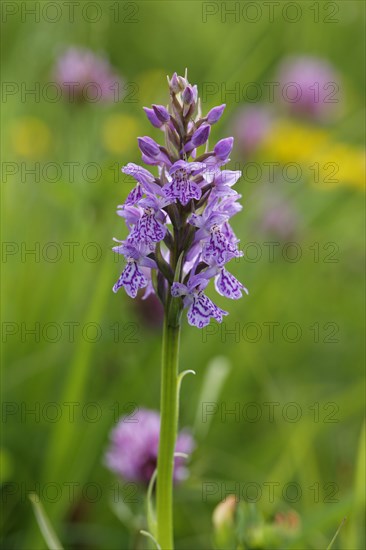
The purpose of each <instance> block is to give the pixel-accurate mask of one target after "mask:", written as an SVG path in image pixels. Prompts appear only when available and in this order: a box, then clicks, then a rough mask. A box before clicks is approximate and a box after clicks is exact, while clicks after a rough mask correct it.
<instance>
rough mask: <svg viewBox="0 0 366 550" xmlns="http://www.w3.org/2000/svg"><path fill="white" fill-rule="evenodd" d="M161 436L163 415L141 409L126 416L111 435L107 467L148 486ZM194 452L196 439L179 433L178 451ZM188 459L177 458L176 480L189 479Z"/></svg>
mask: <svg viewBox="0 0 366 550" xmlns="http://www.w3.org/2000/svg"><path fill="white" fill-rule="evenodd" d="M159 435H160V415H159V413H158V412H156V411H152V410H148V409H138V410H137V412H134V413H133V414H131V415H128V416H125V417H122V418H121V419H120V421H119V422H118V424H117V426H116V427H115V428H114V429H113V430H112V432H111V435H110V439H111V442H110V445H109V448H108V450H107V452H106V455H105V462H106V465H107V466H108V468H109V469H110V470H112V472H114V473H115V474H117V475H118V476H120V477H122V478H123V479H125V480H128V481H133V482H138V483H143V484H145V485H147V484H148V483H149V481H150V479H151V476H152V475H153V473H154V471H155V469H156V467H157V457H158V447H159ZM193 449H194V441H193V438H192V436H191V435H190V434H189V433H188V432H185V431H181V432H180V433H179V434H178V437H177V442H176V447H175V450H176V452H180V453H186V454H190V453H191V452H192V451H193ZM185 462H186V459H185V458H183V457H176V458H175V468H174V480H175V481H182V480H183V479H185V478H186V477H187V474H188V471H187V468H186V467H185Z"/></svg>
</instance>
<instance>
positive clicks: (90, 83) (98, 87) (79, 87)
mask: <svg viewBox="0 0 366 550" xmlns="http://www.w3.org/2000/svg"><path fill="white" fill-rule="evenodd" d="M54 76H55V79H56V81H57V82H58V84H59V85H60V86H61V87H62V89H63V91H64V94H65V97H66V98H67V99H68V101H70V102H71V103H73V102H90V103H97V102H98V101H105V102H112V101H118V99H119V94H120V86H121V83H122V81H121V79H120V77H119V76H118V75H117V74H116V73H115V71H114V69H113V67H112V66H111V65H110V63H109V61H108V60H107V59H106V58H105V57H101V56H99V55H97V54H95V53H94V52H92V51H91V50H88V49H87V48H79V47H78V48H77V47H72V48H69V49H67V50H66V51H65V52H64V53H63V54H62V55H61V56H60V57H59V58H58V60H57V62H56V67H55V71H54Z"/></svg>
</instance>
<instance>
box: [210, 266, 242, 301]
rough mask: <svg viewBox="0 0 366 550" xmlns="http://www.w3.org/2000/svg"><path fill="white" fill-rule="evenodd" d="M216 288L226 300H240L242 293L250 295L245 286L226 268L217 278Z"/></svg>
mask: <svg viewBox="0 0 366 550" xmlns="http://www.w3.org/2000/svg"><path fill="white" fill-rule="evenodd" d="M215 288H216V290H217V292H218V293H219V294H221V296H226V298H231V299H232V300H239V298H241V297H242V291H244V292H245V293H246V294H248V290H247V289H246V288H245V286H244V285H242V284H241V282H240V281H238V279H237V278H236V277H234V275H232V273H229V271H227V270H226V269H225V268H222V269H221V270H220V273H219V275H218V276H217V277H216V279H215Z"/></svg>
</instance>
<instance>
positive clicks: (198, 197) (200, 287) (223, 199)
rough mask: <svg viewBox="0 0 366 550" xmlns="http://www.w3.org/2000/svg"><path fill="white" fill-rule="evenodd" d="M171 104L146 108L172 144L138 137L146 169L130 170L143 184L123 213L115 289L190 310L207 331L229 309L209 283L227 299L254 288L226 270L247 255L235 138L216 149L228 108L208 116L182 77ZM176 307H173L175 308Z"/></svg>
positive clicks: (176, 79)
mask: <svg viewBox="0 0 366 550" xmlns="http://www.w3.org/2000/svg"><path fill="white" fill-rule="evenodd" d="M168 82H169V92H170V102H169V105H168V107H167V108H166V107H164V106H162V105H155V104H154V105H152V108H151V109H150V108H147V107H145V108H144V110H145V113H146V115H147V118H148V120H149V121H150V122H151V124H152V125H153V126H155V127H158V128H160V129H161V130H162V131H163V132H164V134H165V141H164V146H162V145H159V144H158V143H156V141H154V140H153V139H152V138H150V137H148V136H145V137H141V138H138V145H139V148H140V150H141V153H142V160H143V162H145V164H148V165H152V166H153V167H154V166H156V167H157V168H155V170H157V171H156V174H155V175H154V174H153V173H152V172H150V171H149V170H147V169H146V168H142V167H140V166H138V165H136V164H134V163H129V164H127V166H125V167H123V168H122V171H123V172H124V173H125V174H127V175H129V176H131V177H132V178H133V179H135V181H136V185H135V187H134V188H133V189H132V191H130V192H129V194H128V196H127V199H126V201H125V203H124V204H123V205H121V206H119V207H118V211H117V213H118V214H119V215H120V216H121V217H123V218H124V219H125V222H126V224H127V228H128V230H129V235H128V236H127V238H126V239H125V240H123V241H117V242H118V243H119V244H118V245H117V246H115V247H114V251H115V252H117V253H118V254H121V255H122V256H124V258H125V260H126V265H125V267H124V269H123V271H122V273H121V276H120V277H119V279H118V281H117V282H116V284H115V285H114V287H113V290H114V292H117V291H118V290H119V289H120V288H124V289H125V291H126V293H127V294H128V295H129V296H130V297H132V298H134V297H136V295H137V293H138V291H139V290H140V289H145V296H148V295H150V294H151V293H155V294H156V295H157V296H158V297H159V299H160V300H161V302H162V303H163V305H164V306H166V305H167V304H171V303H174V304H175V307H174V308H173V309H174V315H177V316H178V315H180V313H181V312H182V310H183V309H187V310H188V311H187V318H188V322H189V324H191V325H193V326H196V327H198V328H202V327H204V326H206V325H207V324H208V323H209V322H210V320H211V319H212V318H213V319H215V320H216V321H218V322H221V321H222V319H223V316H225V315H227V312H226V311H224V310H222V309H221V308H219V307H218V306H216V305H215V304H214V302H213V301H212V300H211V299H210V298H208V296H206V294H205V293H204V291H205V289H206V287H207V285H208V284H209V281H210V280H211V279H213V280H214V283H215V285H214V286H215V289H216V291H217V292H218V293H219V294H220V295H221V296H225V297H227V298H231V299H234V300H237V299H239V298H241V297H242V293H243V292H245V293H246V294H247V293H248V291H247V289H246V288H245V287H244V286H243V285H242V283H240V281H238V280H237V279H236V277H235V276H234V275H233V274H232V273H230V272H229V271H228V270H227V268H226V265H227V263H228V262H229V261H230V260H232V259H233V258H238V257H240V256H242V252H241V251H240V250H239V246H238V245H239V240H238V239H237V237H236V236H235V234H234V232H233V230H232V228H231V226H230V223H229V220H230V218H231V217H232V216H234V215H235V214H236V213H237V212H239V211H240V210H241V205H240V204H239V202H238V200H239V199H240V198H241V195H239V194H238V193H237V192H236V191H235V190H234V189H233V186H234V185H235V183H236V182H237V181H238V180H239V178H240V177H241V172H240V171H238V170H236V171H232V170H226V169H225V165H226V163H228V162H229V160H230V159H229V155H230V153H231V151H232V148H233V143H234V140H233V138H232V137H227V138H224V139H221V140H220V141H218V142H217V143H216V144H215V145H214V147H210V145H209V138H210V131H211V125H212V124H215V123H216V122H217V121H218V120H219V119H220V118H221V116H222V114H223V112H224V109H225V105H219V106H217V107H214V108H212V109H211V110H210V111H209V113H208V114H207V115H206V116H202V113H201V107H200V101H199V99H198V93H197V86H192V85H190V84H189V82H188V80H187V76H186V75H185V76H184V77H182V76H178V75H177V74H176V73H174V75H173V76H172V78H171V79H170V80H169V79H168ZM170 309H171V308H170Z"/></svg>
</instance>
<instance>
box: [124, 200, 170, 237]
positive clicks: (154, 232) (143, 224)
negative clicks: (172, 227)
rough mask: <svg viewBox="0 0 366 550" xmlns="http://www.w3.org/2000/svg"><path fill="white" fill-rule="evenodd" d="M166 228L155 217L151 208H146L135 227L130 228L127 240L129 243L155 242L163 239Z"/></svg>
mask: <svg viewBox="0 0 366 550" xmlns="http://www.w3.org/2000/svg"><path fill="white" fill-rule="evenodd" d="M166 231H167V229H166V227H165V225H163V224H162V223H161V222H160V221H159V220H157V219H156V216H155V212H154V210H153V209H152V208H146V210H145V212H144V214H143V215H142V216H141V218H140V219H139V221H138V222H137V223H136V225H135V227H134V228H133V229H132V231H131V233H130V235H129V237H128V240H129V241H130V242H131V243H136V244H138V243H141V242H142V243H146V244H149V243H157V242H160V241H162V240H163V239H164V237H165V233H166Z"/></svg>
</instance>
